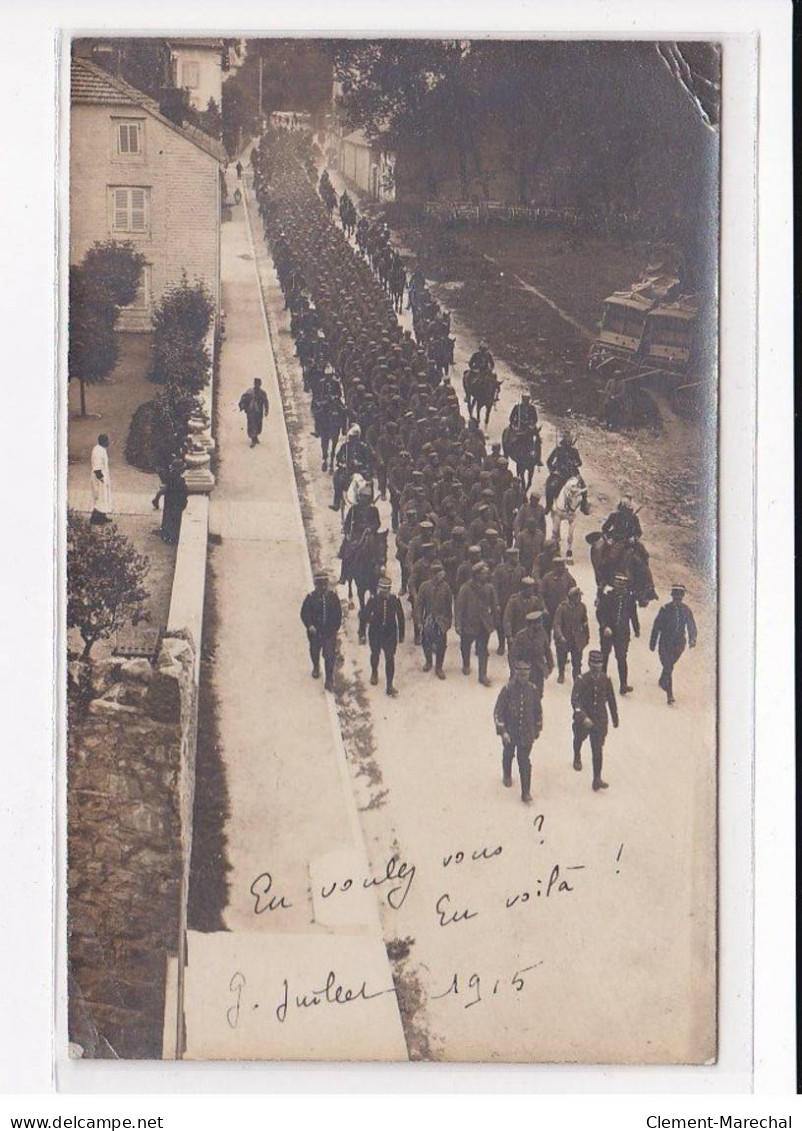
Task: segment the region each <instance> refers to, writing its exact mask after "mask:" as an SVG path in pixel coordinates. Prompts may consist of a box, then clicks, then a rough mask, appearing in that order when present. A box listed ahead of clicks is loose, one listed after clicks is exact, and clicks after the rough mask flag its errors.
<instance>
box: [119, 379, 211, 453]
mask: <svg viewBox="0 0 802 1131" xmlns="http://www.w3.org/2000/svg"><path fill="white" fill-rule="evenodd" d="M196 411H197V404H196V399H195V396H194V394H193V393H192V392H191V391H190V390H189V389H187V388H183V387H181V386H180V385H172V384H171V385H167V386H166V388H165V389H163V390H162V392H160V393H159V395H158V396H157V397H156V398H155V399H154V400H152V401H147V402H146V403H145V404H143V405H140V406H139V408H138V409H137V410H136V412H135V413H134V415H133V417H132V418H131V425H130V427H129V429H128V438H127V440H126V443H125V458H126V460H127V461H128V463H130V464H131V465H132V466H133V467H137V468H139V470H140V471H147V472H154V471H155V472H158V473H159V475H163V474H164V472H165V471H166V470H167V468H168V467H169V466H170V463H171V462H172V461H173V460H174V459H175V458H177V457H178V456H181V455H182V454H183V452H184V447H185V445H186V442H187V437H188V436H189V427H188V424H189V418H190V416H192V415H193V413H194V412H196Z"/></svg>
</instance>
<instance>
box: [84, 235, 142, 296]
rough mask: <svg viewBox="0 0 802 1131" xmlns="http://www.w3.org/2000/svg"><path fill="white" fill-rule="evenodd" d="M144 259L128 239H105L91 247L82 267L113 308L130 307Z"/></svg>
mask: <svg viewBox="0 0 802 1131" xmlns="http://www.w3.org/2000/svg"><path fill="white" fill-rule="evenodd" d="M145 263H146V259H145V256H144V255H142V253H141V252H139V251H137V250H136V247H135V246H134V244H133V243H132V242H131V241H130V240H105V242H103V243H101V242H99V241H97V242H95V243H94V244H92V246H91V247H90V249H89V251H87V253H86V255H85V256H84V258H83V262H82V264H81V266H82V267H83V268H84V270H85V271H86V272H87V274H88V275H89V276H90V277H91V278H92V279H93V280H94V281H95V284H96V286H97V287H98V289H99V290H100V291H101V292H103V293H104V294H105V295H106V296H107V297H108V299H109V301H110V302H112V303H113V304H114V305H115V306H129V305H130V304H131V303H132V302H133V301H134V299H135V298H136V291H137V287H138V286H139V279H140V276H141V275H142V271H143V268H144V267H145Z"/></svg>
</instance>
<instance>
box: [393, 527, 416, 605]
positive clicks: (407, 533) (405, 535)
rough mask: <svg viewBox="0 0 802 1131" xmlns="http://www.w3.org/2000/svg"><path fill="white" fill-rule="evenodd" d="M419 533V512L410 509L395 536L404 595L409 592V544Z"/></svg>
mask: <svg viewBox="0 0 802 1131" xmlns="http://www.w3.org/2000/svg"><path fill="white" fill-rule="evenodd" d="M417 532H418V512H417V510H415V509H414V508H413V507H410V508H409V509H408V510H407V512H406V514H405V516H404V518H403V520H402V521H401V523H400V525H399V527H398V530H397V531H396V535H395V556H396V558H398V565H399V567H400V569H401V589H400V593H401V594H402V595H403V594H404V593H406V591H407V582H408V581H409V564H408V562H407V555H408V553H409V543H410V542H411V540H412V538H413V537H414V536H415V534H417Z"/></svg>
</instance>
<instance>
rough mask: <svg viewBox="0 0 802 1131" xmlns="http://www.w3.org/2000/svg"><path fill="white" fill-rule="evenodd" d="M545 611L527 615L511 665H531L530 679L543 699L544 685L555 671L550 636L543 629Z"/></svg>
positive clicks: (532, 611)
mask: <svg viewBox="0 0 802 1131" xmlns="http://www.w3.org/2000/svg"><path fill="white" fill-rule="evenodd" d="M543 615H544V614H543V610H542V609H530V610H529V611H528V612H527V614H526V624H525V626H524V628H522V629H521V631H520V632H519V633H518V635H517V636H516V637H515V639H514V640H513V642H512V652H511V656H510V664H511V665H513V666H514V665H515V664H516V663H517V662H518V660H526V662H527V664H528V665H529V679H530V681H531V683H532V686H533V687H534V689H535V691H536V692H537V695H538V699H542V698H543V685H544V684H545V682H546V680H547V679H548V678H549V676H550V675H551V673H552V672H553V671H554V657H553V656H552V654H551V645H550V644H549V638H548V634H547V633H546V630H545V628H544V627H543Z"/></svg>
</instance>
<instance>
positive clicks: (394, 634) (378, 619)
mask: <svg viewBox="0 0 802 1131" xmlns="http://www.w3.org/2000/svg"><path fill="white" fill-rule="evenodd" d="M405 627H406V626H405V620H404V610H403V608H402V607H401V602H400V601H399V599H398V597H397V596H396V595H395V593H393V591H392V586H391V583H390V578H389V577H381V578H380V579H379V584H378V587H377V590H376V593H375V594H374V595H373V596H372V597H371V598H370V600H369V601H368V602H367V604H366V605H365V607H364V609H363V610H362V612H361V613H360V614H359V638H360V641H361V642H363V643H364V640H365V629H366V628H367V638H368V643H369V644H370V682H371V684H372V685H373V686H374V687H375V686H376V684H377V683H378V682H379V660H380V659H381V654H382V652H383V653H384V674H385V679H386V684H387V694H388V695H389V696H390V697H391V698H393V699H394V698H395V696H396V695H397V694H398V691H397V690H396V688H395V687H394V686H393V679H394V677H395V652H396V648H397V647H398V645H399V644H403V643H404V631H405Z"/></svg>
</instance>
